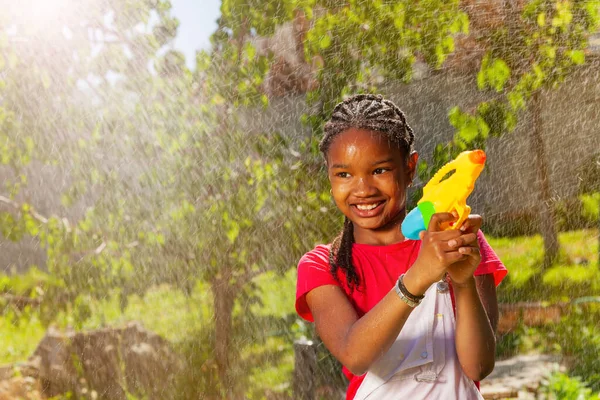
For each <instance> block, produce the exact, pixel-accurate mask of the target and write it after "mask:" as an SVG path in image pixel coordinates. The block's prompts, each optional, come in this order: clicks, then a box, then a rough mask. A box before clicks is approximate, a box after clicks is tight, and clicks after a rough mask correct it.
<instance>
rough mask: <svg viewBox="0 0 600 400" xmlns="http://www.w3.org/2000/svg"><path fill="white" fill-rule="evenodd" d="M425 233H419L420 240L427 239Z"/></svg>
mask: <svg viewBox="0 0 600 400" xmlns="http://www.w3.org/2000/svg"><path fill="white" fill-rule="evenodd" d="M425 232H426V231H421V232H419V239H420V240H423V238H424V237H425Z"/></svg>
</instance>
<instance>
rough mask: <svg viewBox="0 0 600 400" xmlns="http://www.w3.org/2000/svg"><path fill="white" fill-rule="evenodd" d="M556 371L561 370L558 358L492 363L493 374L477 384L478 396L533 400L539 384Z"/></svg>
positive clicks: (542, 356) (526, 357) (522, 358)
mask: <svg viewBox="0 0 600 400" xmlns="http://www.w3.org/2000/svg"><path fill="white" fill-rule="evenodd" d="M556 370H564V367H562V366H561V364H560V358H559V357H557V356H550V355H545V354H530V355H518V356H516V357H512V358H509V359H507V360H502V361H496V367H495V368H494V372H492V373H491V374H490V375H489V376H488V377H487V378H486V379H485V380H483V381H482V382H481V393H482V394H483V397H484V398H485V399H527V400H530V399H531V400H535V399H537V398H538V396H537V392H538V389H539V387H540V384H541V383H542V381H543V380H544V379H545V378H546V377H548V376H549V375H550V374H551V373H552V372H553V371H556Z"/></svg>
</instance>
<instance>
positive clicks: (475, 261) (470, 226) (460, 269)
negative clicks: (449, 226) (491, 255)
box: [447, 215, 483, 285]
mask: <svg viewBox="0 0 600 400" xmlns="http://www.w3.org/2000/svg"><path fill="white" fill-rule="evenodd" d="M482 222H483V219H482V218H481V216H480V215H469V217H468V218H467V219H466V220H465V222H464V223H463V224H462V226H461V227H460V228H459V231H460V232H461V233H462V235H460V236H459V237H458V238H456V239H452V240H450V241H449V242H448V247H449V248H450V249H453V250H455V251H456V252H458V253H459V254H461V256H462V257H461V258H460V259H459V260H458V261H456V262H455V263H453V264H451V265H449V266H448V269H447V271H448V275H450V278H451V279H452V283H454V284H455V285H464V284H466V283H468V281H469V280H471V279H473V273H474V272H475V270H476V269H477V267H478V266H479V263H480V262H481V253H480V251H479V241H478V240H477V232H478V231H479V228H481V223H482Z"/></svg>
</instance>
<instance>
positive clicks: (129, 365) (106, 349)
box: [27, 323, 182, 400]
mask: <svg viewBox="0 0 600 400" xmlns="http://www.w3.org/2000/svg"><path fill="white" fill-rule="evenodd" d="M27 364H28V367H29V368H30V374H32V373H31V371H36V374H37V376H38V377H39V380H40V382H41V384H42V389H43V393H44V395H46V396H56V395H59V394H63V393H66V392H69V391H70V392H71V393H73V394H74V395H76V397H80V396H81V395H83V394H85V393H89V392H92V391H95V392H96V395H97V398H98V399H107V400H108V399H110V400H126V399H127V392H129V393H132V394H134V395H138V396H140V397H144V398H147V399H149V400H153V399H161V400H162V399H165V400H168V399H169V398H171V397H172V393H173V384H174V382H173V381H174V378H175V376H176V374H177V373H178V372H179V371H180V370H181V368H182V363H181V362H180V360H178V359H177V357H176V356H175V354H174V353H173V351H172V350H171V348H170V346H169V343H168V342H167V341H166V340H165V339H163V338H162V337H160V336H158V335H156V334H154V333H152V332H149V331H147V330H145V329H144V328H143V327H142V326H141V325H140V324H138V323H130V324H129V325H127V326H126V327H125V328H105V329H98V330H93V331H88V332H66V333H65V332H60V331H57V330H55V329H49V330H48V332H47V333H46V335H45V336H44V338H43V339H42V341H41V342H40V344H39V345H38V347H37V349H36V350H35V352H34V353H33V355H32V356H31V357H30V359H29V361H28V363H27Z"/></svg>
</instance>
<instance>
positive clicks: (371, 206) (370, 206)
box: [356, 203, 379, 211]
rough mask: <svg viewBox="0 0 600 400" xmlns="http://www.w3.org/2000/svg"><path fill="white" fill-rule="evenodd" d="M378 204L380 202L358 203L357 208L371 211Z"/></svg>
mask: <svg viewBox="0 0 600 400" xmlns="http://www.w3.org/2000/svg"><path fill="white" fill-rule="evenodd" d="M378 205H379V203H375V204H357V205H356V208H358V209H359V210H361V211H369V210H372V209H374V208H375V207H377V206H378Z"/></svg>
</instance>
